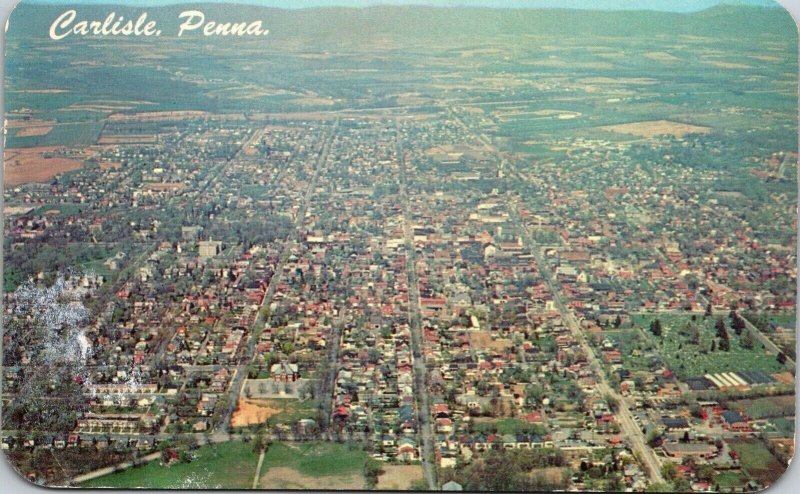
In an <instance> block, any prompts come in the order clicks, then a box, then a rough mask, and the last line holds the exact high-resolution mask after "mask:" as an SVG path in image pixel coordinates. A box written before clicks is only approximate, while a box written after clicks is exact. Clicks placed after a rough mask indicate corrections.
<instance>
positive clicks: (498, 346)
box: [469, 331, 513, 352]
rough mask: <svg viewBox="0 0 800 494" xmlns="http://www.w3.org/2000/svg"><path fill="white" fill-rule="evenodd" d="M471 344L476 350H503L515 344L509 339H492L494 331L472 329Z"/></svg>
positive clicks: (470, 334)
mask: <svg viewBox="0 0 800 494" xmlns="http://www.w3.org/2000/svg"><path fill="white" fill-rule="evenodd" d="M469 345H470V346H471V347H472V348H474V349H475V350H492V351H495V352H502V351H504V350H506V349H508V348H511V346H512V345H513V343H512V341H511V340H509V339H502V338H499V339H496V340H493V339H492V333H490V332H488V331H470V332H469Z"/></svg>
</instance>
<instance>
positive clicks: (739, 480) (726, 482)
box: [714, 472, 747, 490]
mask: <svg viewBox="0 0 800 494" xmlns="http://www.w3.org/2000/svg"><path fill="white" fill-rule="evenodd" d="M746 483H747V478H745V477H744V476H742V474H740V473H739V472H724V473H720V474H719V475H717V476H716V477H714V484H716V485H718V486H719V487H720V489H723V490H724V489H734V488H737V487H741V486H743V485H745V484H746Z"/></svg>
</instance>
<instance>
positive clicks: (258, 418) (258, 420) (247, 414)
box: [231, 398, 281, 427]
mask: <svg viewBox="0 0 800 494" xmlns="http://www.w3.org/2000/svg"><path fill="white" fill-rule="evenodd" d="M270 405H271V403H270V400H248V399H247V398H240V399H239V404H238V405H237V407H236V411H235V412H233V418H232V419H231V426H233V427H246V426H248V425H255V424H263V423H264V422H266V421H267V419H269V418H270V417H272V416H274V415H277V414H279V413H281V409H280V408H273V407H272V406H270Z"/></svg>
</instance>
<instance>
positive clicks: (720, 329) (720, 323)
mask: <svg viewBox="0 0 800 494" xmlns="http://www.w3.org/2000/svg"><path fill="white" fill-rule="evenodd" d="M715 327H716V329H717V338H722V339H723V340H726V339H728V329H727V328H726V327H725V321H724V320H723V319H722V318H721V317H720V318H717V323H716V324H715Z"/></svg>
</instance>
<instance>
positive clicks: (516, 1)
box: [23, 0, 777, 12]
mask: <svg viewBox="0 0 800 494" xmlns="http://www.w3.org/2000/svg"><path fill="white" fill-rule="evenodd" d="M205 1H207V2H208V3H221V2H224V3H240V4H243V3H244V4H253V5H264V6H268V7H281V8H307V7H329V6H346V7H364V6H369V5H380V4H392V5H436V6H491V7H508V8H526V7H528V8H547V7H560V8H572V9H587V8H591V9H596V10H631V9H649V10H663V11H674V12H690V11H696V10H703V9H706V8H709V7H713V6H714V5H717V4H720V3H744V4H752V5H762V6H775V5H777V4H776V3H775V1H774V0H734V1H728V0H205ZM23 2H24V3H45V4H56V5H86V4H105V5H131V6H141V7H146V6H154V5H170V4H180V3H203V2H204V0H195V1H192V0H23Z"/></svg>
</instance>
